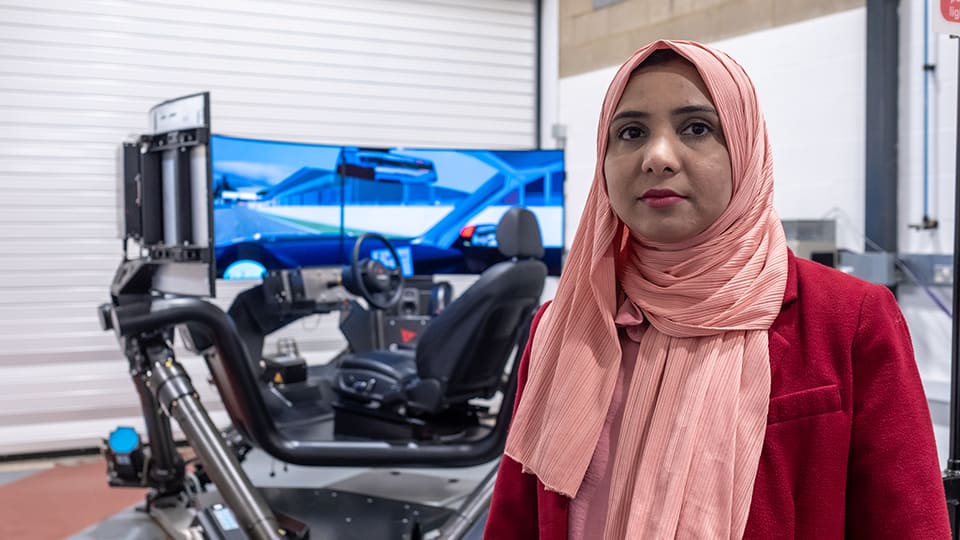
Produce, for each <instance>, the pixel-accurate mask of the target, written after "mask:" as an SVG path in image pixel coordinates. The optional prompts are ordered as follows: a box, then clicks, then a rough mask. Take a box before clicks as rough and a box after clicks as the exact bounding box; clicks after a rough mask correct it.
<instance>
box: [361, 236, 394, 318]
mask: <svg viewBox="0 0 960 540" xmlns="http://www.w3.org/2000/svg"><path fill="white" fill-rule="evenodd" d="M367 239H372V240H379V241H380V243H381V244H383V245H384V246H386V247H387V249H388V250H390V255H391V256H392V257H393V260H394V261H396V265H395V266H396V268H387V267H386V266H385V265H384V264H383V263H382V262H380V261H377V260H374V259H360V244H362V243H363V241H364V240H367ZM350 269H351V271H352V273H353V276H354V280H353V281H354V284H355V285H356V287H357V289H358V291H359V293H360V296H362V297H363V299H364V300H366V301H367V302H369V303H370V305H371V306H373V307H375V308H379V309H390V308H392V307H393V306H395V305H397V302H399V301H400V295H401V294H402V293H403V281H404V280H403V270H402V268H401V264H400V256H399V255H397V250H396V249H395V248H394V247H393V244H391V243H390V241H389V240H387V239H386V238H384V237H383V236H382V235H379V234H377V233H364V234H362V235H360V237H359V238H357V241H356V242H355V243H354V244H353V256H352V257H350Z"/></svg>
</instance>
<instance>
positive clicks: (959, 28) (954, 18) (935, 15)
mask: <svg viewBox="0 0 960 540" xmlns="http://www.w3.org/2000/svg"><path fill="white" fill-rule="evenodd" d="M928 1H929V2H931V3H933V10H932V13H931V16H932V18H931V20H930V25H931V26H932V27H933V31H934V32H940V33H942V34H953V35H955V36H956V35H960V0H928ZM938 8H939V9H938Z"/></svg>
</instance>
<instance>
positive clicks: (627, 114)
mask: <svg viewBox="0 0 960 540" xmlns="http://www.w3.org/2000/svg"><path fill="white" fill-rule="evenodd" d="M648 116H650V114H649V113H645V112H643V111H633V110H629V109H627V110H625V111H620V112H618V113H617V114H615V115H613V118H611V119H610V123H613V122H616V121H617V120H621V119H624V118H647V117H648Z"/></svg>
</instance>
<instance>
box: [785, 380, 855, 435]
mask: <svg viewBox="0 0 960 540" xmlns="http://www.w3.org/2000/svg"><path fill="white" fill-rule="evenodd" d="M840 408H841V405H840V388H839V387H838V386H837V385H835V384H831V385H827V386H818V387H816V388H808V389H807V390H801V391H799V392H792V393H789V394H784V395H782V396H777V397H774V398H771V399H770V409H769V411H768V412H767V425H770V424H777V423H780V422H786V421H788V420H796V419H798V418H806V417H807V416H815V415H818V414H826V413H830V412H836V411H839V410H840Z"/></svg>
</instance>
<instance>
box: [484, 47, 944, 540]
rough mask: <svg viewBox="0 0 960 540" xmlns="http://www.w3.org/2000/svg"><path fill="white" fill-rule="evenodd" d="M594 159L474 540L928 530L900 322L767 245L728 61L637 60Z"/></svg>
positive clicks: (888, 298)
mask: <svg viewBox="0 0 960 540" xmlns="http://www.w3.org/2000/svg"><path fill="white" fill-rule="evenodd" d="M597 146H598V151H597V169H596V173H595V177H594V181H593V185H592V187H591V190H590V193H589V196H588V198H587V202H586V207H585V209H584V213H583V217H582V219H581V222H580V227H579V228H578V230H577V234H576V237H575V239H574V242H573V246H572V248H571V251H570V255H569V257H568V259H567V264H566V267H565V268H564V272H563V275H562V277H561V279H560V285H559V287H558V291H557V294H556V297H555V299H554V301H553V302H552V303H551V304H549V305H547V306H545V308H544V309H541V311H540V313H538V315H537V317H536V318H535V321H534V328H533V330H532V332H533V337H532V339H531V340H530V344H529V345H528V348H527V350H526V351H525V353H524V357H523V360H522V362H521V365H520V385H521V386H520V392H519V395H518V400H517V405H516V410H515V412H514V420H513V424H512V426H511V431H510V435H509V437H508V440H507V448H506V455H505V456H504V458H503V462H502V464H501V468H500V472H499V477H498V479H497V485H496V489H495V491H494V495H493V499H492V502H491V508H490V514H489V518H488V520H487V527H486V532H485V537H486V538H489V539H497V540H499V539H510V538H525V539H526V538H541V539H566V538H577V539H579V538H604V539H619V538H631V539H633V538H741V537H745V538H763V539H768V538H817V539H823V538H842V537H844V536H853V537H860V536H862V537H870V538H947V537H949V524H948V521H947V514H946V504H945V498H944V493H943V488H942V484H941V479H940V472H939V470H938V462H937V455H936V447H935V444H934V439H933V430H932V426H931V422H930V416H929V412H928V410H927V405H926V400H925V397H924V394H923V389H922V387H921V384H920V379H919V376H918V373H917V369H916V365H915V363H914V359H913V352H912V349H911V345H910V338H909V335H908V333H907V328H906V325H905V323H904V321H903V317H902V316H901V314H900V311H899V309H898V308H897V304H896V302H895V300H894V298H893V296H892V295H891V294H890V293H889V291H887V289H885V288H883V287H880V286H877V285H871V284H868V283H866V282H863V281H860V280H858V279H855V278H852V277H849V276H846V275H844V274H842V273H840V272H836V271H834V270H831V269H829V268H826V267H824V266H820V265H817V264H814V263H811V262H808V261H803V260H799V259H796V258H795V257H794V256H793V254H792V253H790V251H789V250H788V249H787V247H786V241H785V238H784V233H783V229H782V227H781V225H780V221H779V218H778V217H777V215H776V213H775V212H774V210H773V173H772V161H771V156H770V149H769V145H768V143H767V133H766V127H765V125H764V121H763V117H762V115H761V113H760V109H759V106H758V103H757V98H756V93H755V91H754V87H753V84H752V83H751V82H750V80H749V78H748V76H747V75H746V73H745V72H744V71H743V69H742V68H741V67H740V66H739V65H738V64H737V63H736V62H735V61H734V60H732V59H731V58H730V57H729V56H727V55H725V54H724V53H722V52H719V51H717V50H714V49H711V48H709V47H706V46H703V45H700V44H697V43H692V42H682V41H676V42H671V41H657V42H655V43H652V44H650V45H648V46H646V47H644V48H642V49H640V50H639V51H638V52H637V53H636V54H634V56H633V57H631V58H630V59H629V60H628V61H627V62H626V63H625V64H624V65H623V66H622V67H621V69H620V70H619V72H618V73H617V75H616V76H615V78H614V80H613V82H612V84H611V86H610V88H609V90H608V92H607V96H606V98H605V100H604V104H603V111H602V113H601V117H600V129H599V134H598V145H597Z"/></svg>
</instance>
